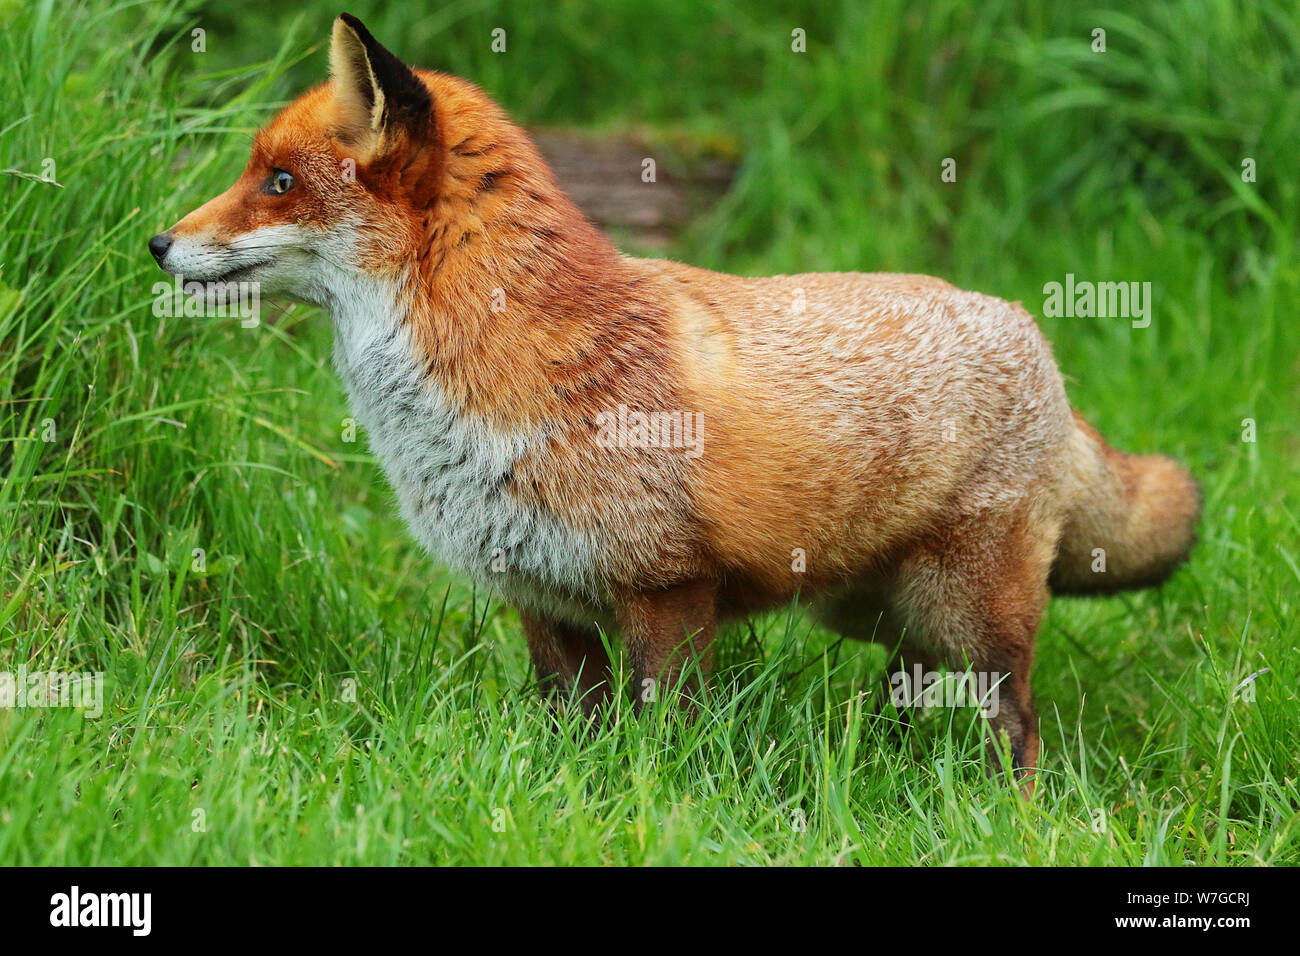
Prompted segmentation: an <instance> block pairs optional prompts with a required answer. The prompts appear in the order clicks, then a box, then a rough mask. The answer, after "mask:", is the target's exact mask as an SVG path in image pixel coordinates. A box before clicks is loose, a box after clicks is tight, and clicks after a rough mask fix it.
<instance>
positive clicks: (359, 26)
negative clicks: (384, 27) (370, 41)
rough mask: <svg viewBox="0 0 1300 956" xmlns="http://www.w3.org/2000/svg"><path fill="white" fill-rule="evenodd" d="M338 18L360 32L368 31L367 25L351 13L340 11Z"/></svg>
mask: <svg viewBox="0 0 1300 956" xmlns="http://www.w3.org/2000/svg"><path fill="white" fill-rule="evenodd" d="M338 18H339V19H340V20H342V21H343V22H344V23H346V24H347V25H348V26H350V27H351V28H352V29H353V30H355V31H357V32H358V33H368V32H369V31H368V30H366V25H365V24H364V23H362V22H361V21H360V20H358V19H357V18H356V17H354V16H353V15H352V14H350V13H340V14H339V16H338Z"/></svg>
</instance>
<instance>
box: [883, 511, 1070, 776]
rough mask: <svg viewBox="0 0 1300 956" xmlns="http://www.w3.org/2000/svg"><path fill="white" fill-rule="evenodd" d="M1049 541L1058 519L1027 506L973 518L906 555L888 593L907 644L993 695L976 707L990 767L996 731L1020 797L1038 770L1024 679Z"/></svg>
mask: <svg viewBox="0 0 1300 956" xmlns="http://www.w3.org/2000/svg"><path fill="white" fill-rule="evenodd" d="M1059 534H1060V521H1059V520H1058V519H1056V518H1055V517H1053V516H1051V515H1048V514H1046V513H1044V512H1043V511H1042V510H1041V509H1038V508H1035V507H1034V506H1032V505H1030V504H1028V503H1022V505H1021V506H1020V507H1019V508H1018V509H1014V510H1011V511H1007V512H999V513H987V512H986V513H983V514H981V515H979V516H977V517H976V518H973V519H969V520H966V521H963V522H960V523H958V524H956V525H954V526H952V527H949V528H948V529H946V530H945V531H944V532H942V533H940V534H938V535H935V536H933V537H932V538H930V539H929V540H927V541H926V542H924V543H923V544H922V545H921V546H920V547H918V548H917V549H916V550H915V551H914V552H913V553H912V554H910V555H908V556H907V557H906V558H905V559H904V560H903V562H902V564H901V566H900V574H899V589H898V592H897V594H896V601H897V604H898V606H899V607H900V610H901V611H902V616H903V619H904V621H905V624H906V626H907V628H908V633H909V634H910V635H912V637H913V639H915V640H917V641H918V642H919V643H921V644H922V645H923V646H924V647H925V649H926V650H927V651H928V652H930V653H932V654H934V655H935V656H936V657H938V658H940V659H942V660H943V661H944V662H945V663H946V664H947V665H948V666H949V667H951V668H953V669H955V670H958V671H965V670H966V668H967V667H969V668H970V669H971V670H972V672H973V674H972V676H974V677H975V678H976V686H979V680H980V679H983V681H984V685H983V686H984V687H986V688H987V687H994V688H995V689H994V690H993V691H992V692H991V694H990V696H989V698H988V699H987V700H985V701H983V703H984V705H985V713H986V715H987V716H988V717H989V723H990V730H991V731H992V738H993V739H992V740H991V741H990V744H991V750H992V751H993V755H994V763H995V765H997V763H998V762H999V757H1000V753H1001V750H1000V746H1001V744H1000V738H1001V736H1002V735H1003V734H1005V735H1006V738H1007V740H1008V741H1009V743H1010V750H1011V759H1012V764H1013V769H1014V771H1015V773H1016V776H1017V778H1019V779H1020V780H1022V782H1023V785H1024V787H1025V789H1026V791H1027V792H1031V791H1032V789H1033V776H1034V773H1035V771H1036V769H1037V766H1038V716H1037V713H1036V711H1035V710H1034V701H1033V695H1032V694H1031V692H1030V687H1029V673H1030V668H1031V666H1032V664H1033V648H1034V635H1035V634H1036V632H1037V630H1038V625H1039V622H1040V620H1041V618H1042V614H1043V610H1044V608H1045V607H1046V604H1047V599H1048V590H1047V578H1048V574H1049V573H1050V570H1051V566H1052V560H1053V558H1054V555H1055V550H1056V541H1057V538H1058V536H1059ZM972 696H974V695H972ZM972 702H973V701H972Z"/></svg>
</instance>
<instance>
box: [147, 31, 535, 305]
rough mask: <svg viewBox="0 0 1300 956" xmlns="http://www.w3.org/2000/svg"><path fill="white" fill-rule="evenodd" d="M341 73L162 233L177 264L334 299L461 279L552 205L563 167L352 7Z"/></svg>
mask: <svg viewBox="0 0 1300 956" xmlns="http://www.w3.org/2000/svg"><path fill="white" fill-rule="evenodd" d="M330 73H331V78H330V81H329V82H327V83H325V84H323V85H321V86H318V87H316V88H315V89H313V90H310V91H309V92H307V93H305V94H304V95H302V96H301V97H299V98H298V99H297V100H295V101H294V102H293V103H291V104H290V105H289V106H288V107H286V108H285V109H284V110H283V111H282V112H281V113H280V114H279V115H278V116H277V117H276V118H275V119H274V120H273V121H272V122H271V123H270V124H269V125H268V126H267V127H265V128H264V129H262V130H260V131H259V132H258V133H257V135H256V137H255V138H254V140H253V147H252V155H251V156H250V158H249V160H248V165H247V167H246V168H245V169H244V172H243V175H241V176H240V177H239V179H238V180H237V181H236V182H235V184H234V185H233V186H231V187H230V188H229V189H228V190H226V191H225V192H224V193H222V194H221V195H219V196H217V197H216V198H215V199H212V200H211V201H209V202H207V203H205V204H204V205H203V206H201V207H199V208H198V209H196V210H194V211H193V212H191V213H190V214H189V215H187V216H185V218H183V219H181V221H180V222H178V223H176V225H174V226H172V227H171V228H170V229H168V230H167V231H166V232H162V233H159V234H158V235H156V236H154V237H153V238H152V239H150V240H149V249H150V251H151V252H152V253H153V256H154V258H155V259H156V260H157V261H158V264H159V265H160V266H161V267H162V268H163V269H164V270H165V271H166V272H169V273H172V274H173V275H178V276H181V277H183V278H184V279H185V280H198V281H204V282H225V281H256V282H258V283H259V284H260V287H261V289H262V292H263V293H264V294H270V295H284V296H288V297H290V298H294V299H300V300H303V301H307V302H312V303H316V304H320V305H327V306H328V305H332V304H335V303H336V300H337V299H338V297H339V296H340V295H342V294H344V292H343V291H340V290H346V289H347V288H348V286H349V283H351V282H354V281H356V280H357V279H358V278H364V277H367V276H369V277H375V276H383V277H385V278H389V279H393V280H395V281H399V280H400V281H401V282H402V283H403V284H407V280H409V279H410V278H411V276H410V275H409V273H410V272H411V271H412V270H414V271H416V272H417V273H418V272H419V270H420V269H422V268H423V269H425V271H428V270H429V269H431V268H432V267H433V265H434V264H436V265H437V266H438V267H440V268H441V267H442V266H443V265H446V266H447V267H448V270H447V271H448V272H450V273H455V272H456V271H457V265H458V261H459V260H458V259H457V257H456V256H454V255H453V256H449V255H448V254H447V253H448V252H449V251H451V250H455V251H458V252H464V251H465V250H466V249H467V247H469V246H471V245H472V240H474V239H481V238H482V237H483V236H484V235H485V234H486V233H488V232H492V233H493V234H502V230H499V229H495V228H494V229H489V228H488V224H489V222H491V221H493V220H495V219H499V218H502V217H504V218H505V219H508V220H516V221H517V220H519V218H520V217H519V216H518V215H513V214H512V213H511V207H512V206H513V207H516V208H517V207H518V206H519V204H520V203H530V202H531V203H532V204H533V205H534V206H538V205H539V204H538V202H537V200H542V202H541V204H540V205H542V206H544V205H545V199H546V197H544V196H542V195H541V192H544V191H546V190H548V189H550V188H552V186H553V179H552V177H551V174H550V171H549V169H547V168H546V166H545V164H544V163H543V162H542V161H541V159H540V157H539V156H538V155H537V153H536V151H535V149H534V147H533V146H532V144H531V142H530V141H529V140H528V138H527V136H526V135H525V134H524V133H523V132H522V131H521V130H519V129H518V128H517V127H515V126H514V125H513V124H512V123H511V122H510V121H509V120H508V118H507V117H506V116H505V114H504V113H503V112H502V111H501V110H500V109H499V108H498V107H497V106H496V105H495V104H494V103H492V101H491V100H489V99H488V98H487V97H486V96H484V95H483V94H482V93H481V92H480V91H479V90H478V89H477V88H476V87H474V86H473V85H472V84H470V83H467V82H465V81H463V80H459V79H457V78H455V77H451V76H447V75H444V74H440V73H434V72H431V71H426V70H419V71H416V70H413V69H411V68H410V67H408V66H406V65H405V64H404V63H402V62H401V61H400V60H399V59H398V58H397V57H396V56H394V55H393V54H392V53H390V52H389V51H388V50H387V49H385V48H384V47H383V46H381V45H380V44H379V42H378V41H376V40H375V38H374V37H373V36H371V34H370V32H369V31H368V30H367V29H366V28H365V26H364V25H363V24H362V23H361V21H359V20H358V19H357V18H356V17H353V16H351V15H350V14H346V13H345V14H342V15H341V16H340V17H339V18H338V19H337V20H336V21H335V22H334V29H333V36H332V40H331V46H330ZM525 186H526V187H527V189H525ZM525 193H527V195H526V194H525ZM530 195H531V196H532V199H530V198H529V196H530ZM539 208H540V207H539ZM482 257H483V252H482V251H481V250H480V259H481V258H482ZM488 257H489V258H497V256H495V255H493V254H491V253H488ZM462 258H463V257H462ZM468 265H469V264H468V263H464V264H463V265H462V266H461V267H460V271H462V272H464V271H466V270H467V268H468ZM404 272H405V273H407V274H406V275H403V273H404ZM415 278H419V276H418V275H417V276H415ZM424 278H426V279H427V278H428V276H424Z"/></svg>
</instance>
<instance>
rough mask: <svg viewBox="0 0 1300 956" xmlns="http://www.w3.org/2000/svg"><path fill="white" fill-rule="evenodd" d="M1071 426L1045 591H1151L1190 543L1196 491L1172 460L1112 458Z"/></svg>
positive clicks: (1083, 426) (1093, 436) (1089, 431)
mask: <svg viewBox="0 0 1300 956" xmlns="http://www.w3.org/2000/svg"><path fill="white" fill-rule="evenodd" d="M1074 426H1075V427H1074V434H1073V435H1072V436H1071V439H1070V445H1069V450H1068V453H1067V456H1066V465H1065V470H1066V476H1065V494H1066V500H1067V502H1068V504H1067V513H1066V519H1065V524H1064V527H1063V528H1062V532H1061V543H1060V547H1059V549H1058V551H1057V556H1056V563H1055V564H1054V565H1053V567H1052V576H1051V579H1050V584H1051V588H1052V590H1053V591H1054V592H1055V593H1057V594H1104V593H1106V592H1109V591H1122V590H1127V589H1129V588H1144V587H1150V586H1152V585H1155V584H1159V583H1160V582H1162V581H1164V580H1165V578H1167V577H1169V575H1170V574H1171V573H1172V572H1173V570H1174V569H1175V568H1176V567H1178V565H1180V564H1182V563H1183V562H1184V561H1186V560H1187V555H1188V552H1190V551H1191V548H1192V545H1193V544H1194V543H1195V541H1196V522H1197V520H1198V519H1199V517H1200V513H1201V492H1200V488H1199V487H1198V486H1197V484H1196V482H1195V481H1194V480H1193V479H1192V476H1191V475H1189V474H1188V473H1187V471H1186V470H1185V469H1184V468H1183V467H1182V466H1181V465H1179V464H1178V463H1177V462H1175V461H1173V460H1172V459H1169V458H1165V457H1163V456H1160V455H1125V454H1122V453H1120V452H1117V451H1115V450H1114V449H1113V448H1111V447H1110V446H1109V445H1107V444H1106V442H1105V441H1104V440H1103V439H1102V437H1101V435H1099V434H1098V433H1097V430H1096V429H1095V428H1093V427H1092V426H1091V425H1089V424H1088V423H1087V422H1085V421H1084V420H1083V419H1082V418H1080V417H1079V415H1078V414H1077V413H1076V414H1075V416H1074Z"/></svg>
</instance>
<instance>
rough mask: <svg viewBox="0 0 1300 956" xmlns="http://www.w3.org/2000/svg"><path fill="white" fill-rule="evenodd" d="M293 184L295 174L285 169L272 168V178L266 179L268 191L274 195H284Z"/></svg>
mask: <svg viewBox="0 0 1300 956" xmlns="http://www.w3.org/2000/svg"><path fill="white" fill-rule="evenodd" d="M293 186H294V181H293V175H292V174H291V173H287V172H285V171H284V170H283V169H273V170H271V178H270V179H268V180H267V181H266V191H267V192H268V193H270V194H271V195H273V196H283V195H284V194H285V193H287V192H288V191H289V190H290V189H292V188H293Z"/></svg>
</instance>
